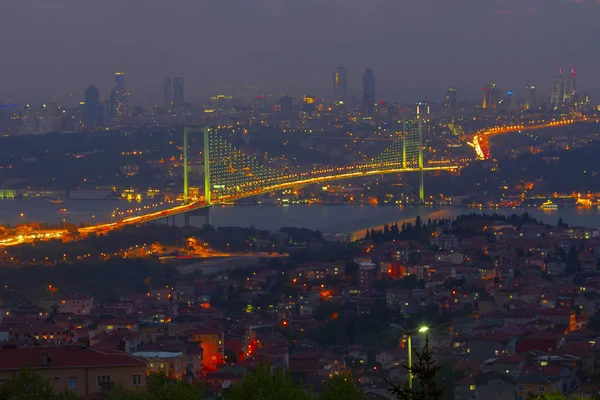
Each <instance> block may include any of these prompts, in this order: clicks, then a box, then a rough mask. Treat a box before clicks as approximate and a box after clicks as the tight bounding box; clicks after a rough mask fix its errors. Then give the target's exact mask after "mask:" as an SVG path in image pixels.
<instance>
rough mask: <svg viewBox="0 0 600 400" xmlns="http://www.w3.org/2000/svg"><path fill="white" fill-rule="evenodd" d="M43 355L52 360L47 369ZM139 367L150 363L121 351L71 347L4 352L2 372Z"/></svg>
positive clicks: (0, 363) (0, 361)
mask: <svg viewBox="0 0 600 400" xmlns="http://www.w3.org/2000/svg"><path fill="white" fill-rule="evenodd" d="M43 353H45V354H47V355H48V357H49V364H48V366H47V367H42V366H41V360H42V354H43ZM136 365H139V366H143V365H146V361H144V360H143V359H141V358H138V357H134V356H132V355H130V354H127V353H123V352H120V351H116V350H109V349H100V348H94V347H80V346H77V345H70V346H49V347H41V346H37V347H20V348H2V349H0V371H2V370H4V371H6V370H8V371H14V370H20V369H22V368H25V367H29V368H33V369H37V368H83V367H111V366H136Z"/></svg>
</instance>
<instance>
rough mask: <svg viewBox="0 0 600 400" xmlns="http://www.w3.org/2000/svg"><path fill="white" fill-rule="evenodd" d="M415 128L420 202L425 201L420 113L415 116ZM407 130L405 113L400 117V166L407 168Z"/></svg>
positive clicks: (421, 120)
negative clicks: (417, 148)
mask: <svg viewBox="0 0 600 400" xmlns="http://www.w3.org/2000/svg"><path fill="white" fill-rule="evenodd" d="M416 119H417V127H418V128H417V129H418V132H419V133H418V134H419V139H418V140H419V141H418V146H419V153H418V168H419V174H420V177H419V200H420V201H421V203H425V177H424V169H423V168H424V166H423V117H422V116H421V115H417V116H416ZM408 136H409V135H408V132H407V130H406V115H404V118H402V168H404V169H406V168H407V163H406V146H407V144H406V142H407V141H408V140H409V138H408Z"/></svg>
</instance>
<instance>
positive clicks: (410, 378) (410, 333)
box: [392, 324, 429, 390]
mask: <svg viewBox="0 0 600 400" xmlns="http://www.w3.org/2000/svg"><path fill="white" fill-rule="evenodd" d="M392 328H394V329H398V330H400V331H402V332H404V334H405V335H406V337H407V341H408V390H412V381H413V373H412V336H413V335H414V334H417V333H426V332H427V331H428V330H429V327H428V326H425V325H423V326H421V327H420V328H418V329H413V330H410V331H409V330H406V329H404V328H403V327H401V326H400V325H396V324H392Z"/></svg>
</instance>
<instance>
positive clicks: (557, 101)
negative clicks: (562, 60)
mask: <svg viewBox="0 0 600 400" xmlns="http://www.w3.org/2000/svg"><path fill="white" fill-rule="evenodd" d="M564 93H565V77H564V76H563V73H562V68H559V69H558V75H556V78H554V86H553V87H552V96H551V97H550V104H551V105H552V109H554V110H556V109H558V108H559V107H560V106H561V105H562V102H563V96H564Z"/></svg>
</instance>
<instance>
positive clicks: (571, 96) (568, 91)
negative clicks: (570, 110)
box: [562, 68, 577, 106]
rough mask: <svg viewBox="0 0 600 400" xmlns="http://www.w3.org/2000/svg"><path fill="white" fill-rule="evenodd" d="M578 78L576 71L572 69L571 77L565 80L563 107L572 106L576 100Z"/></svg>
mask: <svg viewBox="0 0 600 400" xmlns="http://www.w3.org/2000/svg"><path fill="white" fill-rule="evenodd" d="M576 78H577V75H575V69H574V68H571V75H569V76H567V77H566V79H565V89H564V92H563V98H562V103H563V105H568V106H571V105H573V103H574V102H575V100H576V99H575V94H576Z"/></svg>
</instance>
